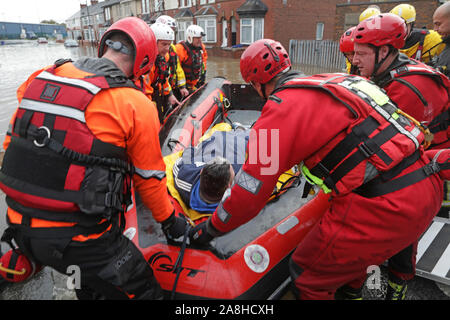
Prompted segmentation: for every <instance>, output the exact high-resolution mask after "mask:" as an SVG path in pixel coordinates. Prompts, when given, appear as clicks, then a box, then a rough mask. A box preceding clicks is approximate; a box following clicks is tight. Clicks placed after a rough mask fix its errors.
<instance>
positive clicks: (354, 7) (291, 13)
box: [80, 0, 445, 57]
mask: <svg viewBox="0 0 450 320" xmlns="http://www.w3.org/2000/svg"><path fill="white" fill-rule="evenodd" d="M444 1H445V0H409V1H402V0H385V1H380V0H378V1H377V0H372V1H368V0H319V1H310V0H105V1H102V2H98V1H96V0H92V1H91V5H90V6H88V7H83V6H85V5H81V6H82V8H81V10H80V15H81V26H82V32H83V36H84V37H83V38H84V39H87V38H88V39H90V40H94V41H98V39H99V36H101V34H102V33H103V32H104V30H105V29H106V27H108V26H110V25H111V24H112V23H114V22H115V21H117V20H119V19H121V18H123V17H126V16H138V17H141V18H142V19H144V20H145V21H147V22H148V23H149V24H150V23H153V22H154V21H155V20H156V19H157V18H158V17H159V16H160V15H163V14H167V15H170V16H172V17H174V18H175V19H176V20H177V24H178V30H177V33H176V41H180V40H184V39H185V30H186V28H187V27H188V26H189V25H191V24H198V25H200V26H202V27H203V29H204V30H205V32H206V36H205V37H204V39H203V40H204V41H203V42H204V43H205V45H206V47H207V48H208V51H209V52H210V53H211V54H212V55H219V56H232V57H239V56H240V54H241V53H242V50H243V48H245V46H247V45H249V44H250V43H252V42H254V41H255V40H257V39H261V38H272V39H276V40H278V41H280V42H281V43H282V44H283V45H284V46H285V47H286V48H288V46H289V41H290V40H291V39H298V40H338V39H339V38H340V35H341V34H342V33H343V32H344V31H345V30H346V29H347V28H349V27H350V26H353V25H356V24H357V23H358V17H359V14H360V13H361V12H362V11H363V10H364V9H366V8H367V7H368V6H369V5H371V4H377V5H378V6H380V8H381V11H385V12H386V11H389V10H390V9H392V8H393V7H394V6H396V5H397V4H399V3H402V2H408V3H410V4H412V5H414V6H415V7H416V10H417V23H416V26H417V27H422V26H426V27H427V28H432V21H431V19H432V15H433V12H434V10H435V9H436V8H437V6H438V5H439V3H440V2H444ZM93 13H95V14H99V17H101V16H103V17H104V23H103V24H100V23H98V24H97V25H96V23H95V22H96V17H95V16H93ZM88 16H91V17H88ZM91 19H92V22H91V21H90V20H91Z"/></svg>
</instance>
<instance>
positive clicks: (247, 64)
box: [240, 39, 291, 84]
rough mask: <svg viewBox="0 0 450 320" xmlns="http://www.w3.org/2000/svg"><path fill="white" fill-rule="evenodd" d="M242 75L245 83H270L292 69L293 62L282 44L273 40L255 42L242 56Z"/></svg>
mask: <svg viewBox="0 0 450 320" xmlns="http://www.w3.org/2000/svg"><path fill="white" fill-rule="evenodd" d="M240 66H241V75H242V78H243V79H244V81H245V82H251V81H254V82H258V83H261V84H264V83H267V82H269V81H270V80H271V79H272V78H273V77H275V76H276V75H277V74H279V73H280V72H282V71H285V70H286V69H288V68H290V67H291V60H290V59H289V55H288V53H287V51H286V49H284V48H283V46H282V45H281V43H279V42H278V41H274V40H271V39H261V40H258V41H255V42H253V43H252V44H251V45H250V46H249V47H248V48H247V49H245V51H244V53H242V56H241V63H240Z"/></svg>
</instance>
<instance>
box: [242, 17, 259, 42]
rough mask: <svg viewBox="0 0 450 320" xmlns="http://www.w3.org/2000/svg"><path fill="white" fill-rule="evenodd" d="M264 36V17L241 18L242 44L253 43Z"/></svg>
mask: <svg viewBox="0 0 450 320" xmlns="http://www.w3.org/2000/svg"><path fill="white" fill-rule="evenodd" d="M263 37H264V19H263V18H245V19H241V44H251V43H253V42H255V41H256V40H259V39H262V38H263Z"/></svg>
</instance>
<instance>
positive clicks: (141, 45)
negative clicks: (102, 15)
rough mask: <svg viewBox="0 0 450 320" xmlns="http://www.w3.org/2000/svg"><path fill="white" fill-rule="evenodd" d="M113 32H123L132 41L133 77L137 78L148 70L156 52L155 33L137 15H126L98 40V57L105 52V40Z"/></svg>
mask: <svg viewBox="0 0 450 320" xmlns="http://www.w3.org/2000/svg"><path fill="white" fill-rule="evenodd" d="M115 32H123V33H125V34H126V35H127V36H128V37H129V38H130V40H131V42H132V43H133V46H134V52H135V54H134V66H133V75H134V77H135V78H139V77H140V76H141V75H143V74H145V73H147V72H149V71H150V69H151V67H152V65H153V64H154V62H155V59H156V55H157V54H158V48H157V46H156V38H155V34H154V33H153V31H152V29H151V28H150V27H149V25H148V24H147V23H145V21H144V20H142V19H140V18H137V17H127V18H123V19H121V20H119V21H117V22H115V23H113V24H112V25H111V26H110V27H109V28H108V30H106V32H105V33H104V34H103V36H102V38H101V40H100V45H99V47H98V56H99V57H101V56H103V54H104V52H105V46H106V40H108V39H109V38H110V37H111V35H112V34H114V33H115Z"/></svg>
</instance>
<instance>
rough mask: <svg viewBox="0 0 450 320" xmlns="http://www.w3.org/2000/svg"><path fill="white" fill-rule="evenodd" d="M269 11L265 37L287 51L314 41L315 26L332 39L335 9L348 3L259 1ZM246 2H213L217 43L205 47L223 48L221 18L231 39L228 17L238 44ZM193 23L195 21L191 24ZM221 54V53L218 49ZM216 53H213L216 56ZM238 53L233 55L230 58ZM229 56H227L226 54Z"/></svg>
mask: <svg viewBox="0 0 450 320" xmlns="http://www.w3.org/2000/svg"><path fill="white" fill-rule="evenodd" d="M262 1H263V2H264V3H265V4H266V6H267V7H268V11H267V13H266V16H265V17H264V37H265V38H272V39H275V40H278V41H280V42H281V43H282V44H283V46H285V47H286V48H287V47H288V46H289V40H290V39H304V40H311V39H315V38H316V26H317V23H318V22H322V23H324V34H323V39H324V40H327V39H333V38H334V37H335V34H336V28H335V22H336V19H335V16H336V5H337V4H342V3H346V2H347V0H315V1H314V0H287V1H286V4H283V0H262ZM199 2H200V1H197V5H196V6H195V7H192V8H191V11H192V12H193V13H195V12H196V11H197V10H198V9H200V8H201V7H203V5H201V6H200V5H199V4H198V3H199ZM244 2H245V0H216V2H215V3H214V4H211V5H213V6H214V7H215V8H216V9H217V11H218V15H217V29H216V30H217V43H215V44H213V43H208V44H207V46H208V47H211V46H215V47H220V46H221V44H222V22H221V21H222V17H224V16H225V18H226V19H227V21H228V34H229V35H231V21H230V18H231V15H233V16H234V17H235V19H236V31H237V34H236V37H237V43H238V44H239V40H240V26H239V21H240V20H239V16H238V14H237V13H236V9H237V8H239V7H240V6H241V5H242V4H243V3H244ZM219 6H220V7H219ZM178 11H179V9H176V10H169V11H168V12H167V14H169V15H171V16H175V14H176V13H177V12H178ZM195 22H196V20H195V18H194V23H195ZM228 41H229V42H228V44H229V45H231V36H229V37H228ZM219 50H220V49H219ZM219 50H214V52H215V53H217V52H218V51H219ZM236 54H237V53H236V52H233V56H235V55H236ZM227 55H228V54H227Z"/></svg>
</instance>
